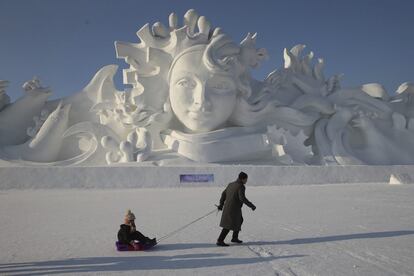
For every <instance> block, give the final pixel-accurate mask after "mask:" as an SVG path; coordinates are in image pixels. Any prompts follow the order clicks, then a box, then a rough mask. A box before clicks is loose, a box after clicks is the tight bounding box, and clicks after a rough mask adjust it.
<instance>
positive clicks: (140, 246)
mask: <svg viewBox="0 0 414 276" xmlns="http://www.w3.org/2000/svg"><path fill="white" fill-rule="evenodd" d="M155 245H156V243H139V242H135V243H134V245H130V244H122V243H120V242H119V241H117V242H115V246H116V250H118V251H144V250H148V249H150V248H152V247H154V246H155Z"/></svg>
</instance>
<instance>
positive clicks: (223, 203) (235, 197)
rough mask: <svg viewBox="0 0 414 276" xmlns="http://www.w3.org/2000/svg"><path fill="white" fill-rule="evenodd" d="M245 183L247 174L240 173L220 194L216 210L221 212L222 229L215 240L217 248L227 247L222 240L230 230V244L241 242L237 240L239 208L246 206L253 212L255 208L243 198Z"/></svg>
mask: <svg viewBox="0 0 414 276" xmlns="http://www.w3.org/2000/svg"><path fill="white" fill-rule="evenodd" d="M246 182H247V174H246V173H244V172H241V173H240V174H239V177H238V178H237V180H236V181H235V182H232V183H230V184H229V185H227V188H226V189H225V190H224V191H223V193H222V194H221V198H220V205H219V206H217V208H218V209H219V210H220V211H221V210H223V213H222V215H221V221H220V226H221V227H223V230H222V231H221V233H220V236H219V238H218V239H217V243H216V244H217V246H229V245H228V244H226V243H225V242H224V239H225V238H226V236H227V234H228V233H229V232H230V230H232V231H233V238H232V239H231V241H232V242H234V243H242V242H243V241H241V240H239V231H240V230H241V225H242V223H243V216H242V211H241V208H242V206H243V204H246V205H247V206H249V207H250V208H251V209H252V210H253V211H254V210H255V209H256V206H254V204H253V203H251V202H250V201H249V200H248V199H247V198H246V196H245V191H246V187H245V186H244V185H245V184H246Z"/></svg>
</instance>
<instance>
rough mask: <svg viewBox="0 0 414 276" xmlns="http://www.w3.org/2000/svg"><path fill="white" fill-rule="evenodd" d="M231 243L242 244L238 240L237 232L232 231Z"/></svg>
mask: <svg viewBox="0 0 414 276" xmlns="http://www.w3.org/2000/svg"><path fill="white" fill-rule="evenodd" d="M231 242H234V243H243V241H241V240H239V231H234V232H233V238H232V239H231Z"/></svg>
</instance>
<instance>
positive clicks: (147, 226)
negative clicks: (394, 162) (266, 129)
mask: <svg viewBox="0 0 414 276" xmlns="http://www.w3.org/2000/svg"><path fill="white" fill-rule="evenodd" d="M221 190H222V188H217V187H212V188H194V187H193V188H165V189H105V190H88V189H71V190H61V189H55V190H3V191H0V275H45V274H47V275H56V274H64V275H71V274H73V275H118V274H123V275H167V274H168V275H257V276H259V275H414V262H413V260H414V200H413V199H414V185H386V184H340V185H317V186H273V187H272V186H267V187H249V186H247V191H246V195H247V197H248V198H249V199H250V200H251V201H252V202H253V203H255V204H256V206H257V209H256V211H254V212H253V211H251V210H250V209H249V208H246V207H244V208H243V212H244V219H245V220H244V224H243V227H242V232H241V234H240V238H241V239H242V240H244V243H243V244H242V245H231V246H230V247H227V248H222V247H217V246H216V245H215V241H216V239H217V236H218V234H219V231H220V229H221V228H220V227H219V226H218V223H219V219H220V213H219V214H215V213H213V214H212V215H210V216H208V217H206V218H204V219H203V220H200V221H198V222H197V223H195V224H193V225H191V226H189V227H188V228H186V229H185V230H183V231H181V232H179V233H177V234H176V235H174V236H172V237H171V238H169V239H166V240H164V241H163V242H161V243H160V244H159V245H157V246H156V247H155V248H154V249H153V250H151V251H146V252H143V251H140V252H117V251H116V250H115V247H114V243H115V240H116V233H117V231H118V228H119V224H121V223H122V220H123V215H124V213H125V211H126V210H127V209H128V208H131V209H132V211H133V212H134V213H135V215H136V216H137V220H136V224H137V227H138V229H139V230H140V231H141V232H143V233H144V234H146V235H148V236H150V237H153V236H156V237H161V236H163V235H165V234H167V233H169V232H171V231H174V230H175V229H177V228H180V227H181V226H183V225H185V224H187V223H188V222H190V221H192V220H194V219H196V218H198V217H201V216H203V215H204V214H206V213H208V212H209V211H211V210H213V209H214V204H216V203H218V199H219V196H220V193H221ZM229 238H230V237H227V240H226V241H229Z"/></svg>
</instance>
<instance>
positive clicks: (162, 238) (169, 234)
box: [157, 208, 218, 244]
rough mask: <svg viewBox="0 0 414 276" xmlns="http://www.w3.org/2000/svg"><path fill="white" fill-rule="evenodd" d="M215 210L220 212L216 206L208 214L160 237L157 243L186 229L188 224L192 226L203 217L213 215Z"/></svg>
mask: <svg viewBox="0 0 414 276" xmlns="http://www.w3.org/2000/svg"><path fill="white" fill-rule="evenodd" d="M214 212H218V209H217V208H214V210H212V211H210V212H208V213H207V214H205V215H204V216H202V217H199V218H198V219H195V220H193V221H192V222H190V223H187V224H186V225H184V226H182V227H180V228H178V229H177V230H174V231H172V232H170V233H168V234H167V235H165V236H163V237H161V238H159V239H158V241H157V244H158V243H160V242H161V241H162V240H165V239H167V238H169V237H171V236H172V235H174V234H176V233H178V232H180V231H182V230H184V229H185V228H187V227H188V226H190V225H191V224H194V223H196V222H197V221H199V220H202V219H203V218H205V217H208V216H209V215H211V214H212V213H214Z"/></svg>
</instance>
